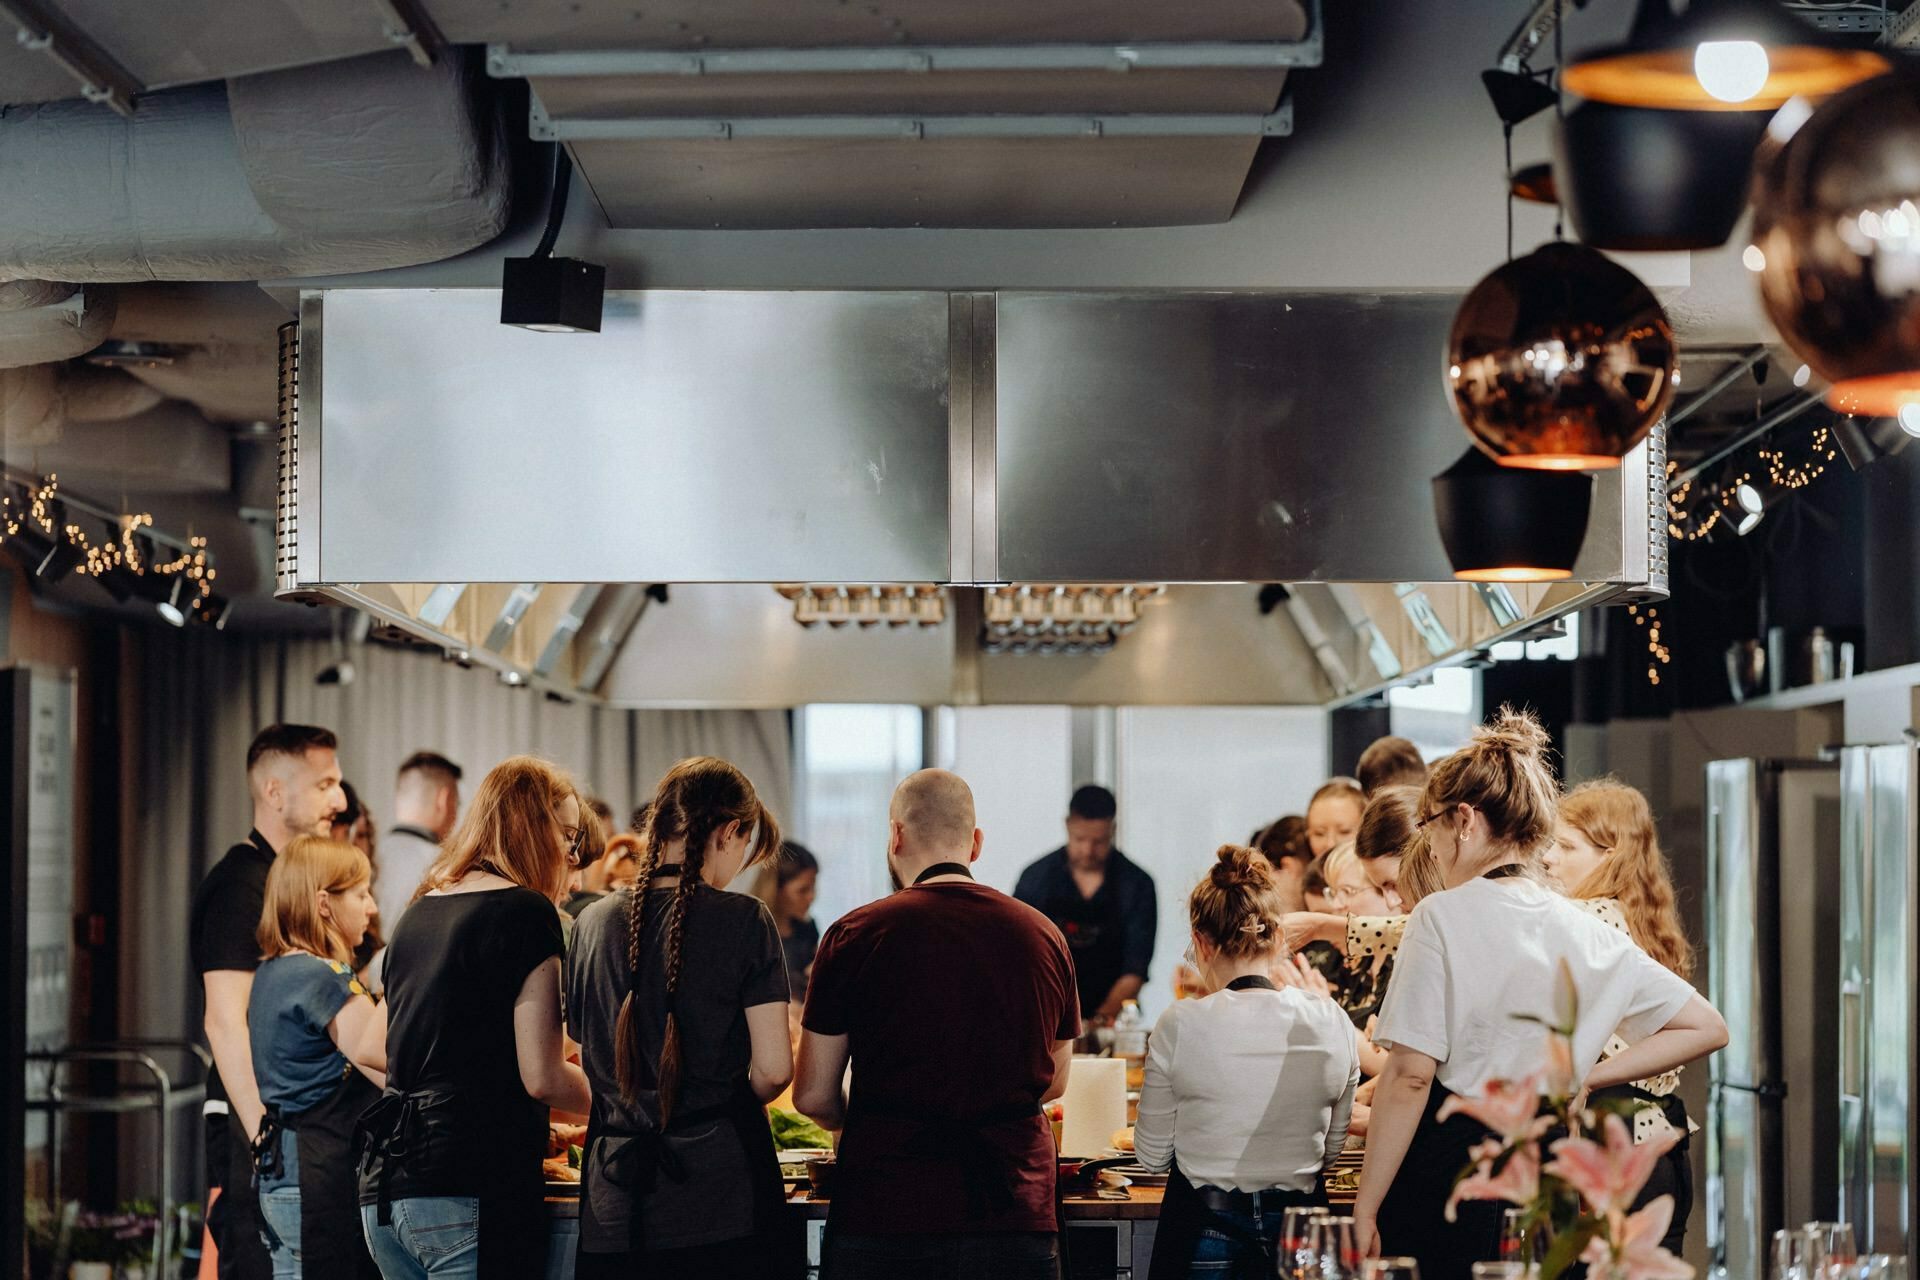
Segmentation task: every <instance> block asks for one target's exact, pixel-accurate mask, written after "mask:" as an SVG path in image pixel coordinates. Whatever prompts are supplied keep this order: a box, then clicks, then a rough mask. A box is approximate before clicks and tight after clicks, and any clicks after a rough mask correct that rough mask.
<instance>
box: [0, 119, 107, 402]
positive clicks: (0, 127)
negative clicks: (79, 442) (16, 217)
mask: <svg viewBox="0 0 1920 1280" xmlns="http://www.w3.org/2000/svg"><path fill="white" fill-rule="evenodd" d="M5 127H6V121H5V119H4V118H0V133H3V132H4V130H5ZM4 172H5V159H4V151H0V182H3V181H4ZM4 189H5V188H4V186H0V190H4ZM4 236H5V232H4V231H0V238H4ZM20 283H24V284H25V285H27V289H26V290H24V291H23V295H24V296H27V297H31V296H35V295H43V294H44V293H45V292H46V291H45V289H44V288H43V286H44V282H43V281H39V280H29V281H23V282H20ZM16 296H22V295H16ZM113 314H114V298H113V290H111V289H103V288H101V287H99V286H97V285H96V286H94V287H91V288H87V289H77V290H70V291H69V292H68V294H67V296H65V297H62V298H59V299H58V300H57V301H51V302H46V303H43V304H41V305H39V306H23V307H19V308H16V309H14V310H6V309H0V369H18V368H21V367H22V366H25V365H32V364H49V363H52V362H54V361H59V360H71V359H72V358H73V357H75V356H78V355H84V354H86V353H87V352H88V351H91V350H93V348H95V347H97V346H99V345H100V343H101V342H102V341H103V340H104V339H105V338H106V336H107V329H108V327H109V326H110V325H112V324H113Z"/></svg>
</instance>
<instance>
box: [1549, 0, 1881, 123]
mask: <svg viewBox="0 0 1920 1280" xmlns="http://www.w3.org/2000/svg"><path fill="white" fill-rule="evenodd" d="M1703 46H1705V47H1704V48H1703ZM1888 65H1889V64H1888V62H1887V59H1886V57H1885V56H1884V55H1882V54H1879V53H1876V52H1874V51H1873V50H1871V49H1855V48H1850V47H1848V46H1846V45H1844V44H1841V43H1840V42H1838V41H1835V40H1832V39H1830V38H1829V37H1827V36H1826V35H1824V34H1822V33H1821V32H1819V31H1817V30H1815V29H1814V27H1813V26H1812V24H1810V23H1808V22H1805V21H1803V20H1801V19H1799V18H1796V17H1794V16H1793V15H1792V14H1790V13H1788V12H1787V10H1786V8H1785V6H1783V5H1781V4H1779V3H1777V0H1692V3H1690V4H1688V5H1687V6H1686V12H1685V13H1684V14H1682V15H1681V16H1679V17H1675V16H1674V14H1673V11H1672V9H1671V8H1670V0H1641V3H1640V8H1639V10H1638V12H1637V13H1636V14H1635V16H1634V20H1633V30H1632V32H1631V33H1630V34H1629V35H1628V36H1627V39H1626V41H1625V43H1623V44H1617V45H1608V46H1604V47H1602V48H1598V49H1590V50H1587V51H1586V52H1584V53H1580V54H1577V55H1576V56H1575V57H1574V58H1573V59H1572V60H1571V61H1570V63H1569V64H1568V66H1567V68H1566V70H1565V72H1564V73H1563V74H1562V75H1561V77H1560V83H1561V85H1562V87H1563V88H1565V89H1566V90H1567V91H1568V92H1569V93H1574V94H1577V95H1579V96H1580V97H1582V98H1591V99H1593V100H1594V101H1596V102H1612V103H1616V104H1618V105H1620V106H1623V107H1659V108H1663V109H1666V110H1672V111H1760V110H1771V109H1773V108H1775V107H1779V106H1780V105H1782V104H1783V103H1785V102H1786V101H1787V100H1788V99H1789V98H1797V97H1806V98H1819V97H1825V96H1826V95H1827V94H1830V93H1838V92H1839V91H1840V90H1842V89H1845V88H1847V87H1848V86H1850V85H1854V84H1857V83H1859V82H1860V81H1862V80H1866V79H1869V78H1871V77H1873V76H1877V75H1879V74H1880V73H1882V72H1883V71H1885V70H1887V68H1888Z"/></svg>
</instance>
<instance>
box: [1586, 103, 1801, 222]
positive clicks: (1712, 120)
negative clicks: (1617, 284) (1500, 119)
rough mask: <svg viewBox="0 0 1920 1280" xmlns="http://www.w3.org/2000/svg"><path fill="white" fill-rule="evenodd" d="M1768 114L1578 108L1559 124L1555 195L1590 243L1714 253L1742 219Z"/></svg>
mask: <svg viewBox="0 0 1920 1280" xmlns="http://www.w3.org/2000/svg"><path fill="white" fill-rule="evenodd" d="M1766 127H1767V115H1766V113H1765V112H1763V111H1733V112H1702V111H1656V110H1649V109H1646V108H1640V107H1622V106H1617V105H1615V104H1613V103H1610V102H1577V103H1575V104H1574V105H1572V106H1571V107H1570V108H1569V109H1568V110H1567V112H1566V113H1565V115H1564V116H1562V117H1561V119H1560V120H1559V121H1558V124H1557V126H1556V130H1555V137H1554V149H1553V154H1554V171H1553V179H1554V189H1555V190H1556V191H1558V192H1559V193H1560V194H1561V195H1562V196H1564V197H1565V199H1566V208H1567V218H1568V220H1569V221H1570V222H1572V224H1573V229H1574V232H1575V234H1577V235H1578V236H1579V237H1580V240H1581V242H1582V243H1584V244H1589V245H1592V246H1593V247H1594V248H1596V249H1618V250H1624V251H1629V252H1647V251H1670V250H1680V249H1712V248H1715V247H1717V246H1719V245H1723V244H1725V243H1726V242H1727V237H1728V236H1730V235H1732V234H1733V228H1734V224H1735V223H1737V222H1739V221H1740V215H1741V214H1742V213H1744V212H1746V207H1747V190H1748V187H1749V185H1750V178H1751V173H1752V169H1753V152H1754V148H1755V147H1756V146H1758V145H1759V143H1760V138H1761V135H1762V134H1763V133H1765V132H1766Z"/></svg>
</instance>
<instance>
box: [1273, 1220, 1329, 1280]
mask: <svg viewBox="0 0 1920 1280" xmlns="http://www.w3.org/2000/svg"><path fill="white" fill-rule="evenodd" d="M1326 1212H1327V1211H1326V1210H1325V1209H1316V1208H1312V1207H1310V1206H1306V1205H1302V1206H1300V1207H1297V1208H1293V1209H1288V1210H1287V1211H1286V1213H1285V1214H1284V1215H1283V1216H1282V1217H1281V1219H1280V1247H1279V1249H1277V1250H1276V1251H1275V1252H1276V1253H1277V1255H1278V1257H1277V1259H1276V1261H1277V1263H1278V1266H1277V1267H1276V1268H1275V1270H1276V1271H1277V1273H1278V1274H1279V1276H1280V1280H1316V1277H1317V1276H1318V1275H1319V1267H1318V1260H1317V1258H1316V1257H1315V1255H1314V1234H1315V1232H1314V1228H1315V1227H1316V1226H1317V1225H1318V1223H1319V1221H1320V1219H1321V1217H1322V1216H1323V1215H1325V1213H1326Z"/></svg>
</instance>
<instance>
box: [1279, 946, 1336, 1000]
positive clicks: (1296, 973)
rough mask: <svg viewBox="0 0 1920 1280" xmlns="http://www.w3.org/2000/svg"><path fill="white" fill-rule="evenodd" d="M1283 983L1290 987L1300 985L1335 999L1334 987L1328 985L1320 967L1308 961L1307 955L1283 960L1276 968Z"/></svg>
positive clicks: (1306, 989) (1314, 993)
mask: <svg viewBox="0 0 1920 1280" xmlns="http://www.w3.org/2000/svg"><path fill="white" fill-rule="evenodd" d="M1275 972H1276V974H1277V975H1278V976H1279V979H1280V981H1281V983H1283V984H1284V985H1286V986H1289V987H1298V988H1300V989H1301V990H1302V991H1306V992H1310V993H1312V994H1313V995H1318V996H1325V997H1326V998H1327V999H1329V1000H1331V999H1333V988H1332V987H1331V986H1329V985H1327V979H1326V977H1325V975H1323V974H1322V973H1321V972H1320V971H1319V970H1318V969H1316V968H1314V967H1313V966H1312V965H1310V964H1308V963H1307V960H1306V957H1305V956H1294V957H1293V958H1292V959H1291V960H1287V961H1282V962H1281V963H1280V964H1279V965H1278V966H1276V968H1275Z"/></svg>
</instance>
